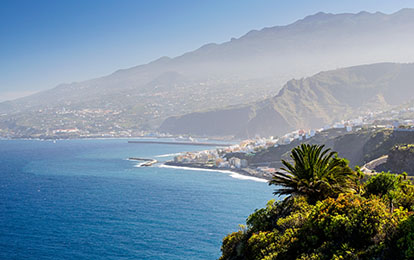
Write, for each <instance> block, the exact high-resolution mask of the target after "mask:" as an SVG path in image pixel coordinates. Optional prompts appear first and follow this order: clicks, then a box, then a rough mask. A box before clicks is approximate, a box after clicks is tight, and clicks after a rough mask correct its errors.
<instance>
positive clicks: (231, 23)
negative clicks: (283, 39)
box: [0, 0, 414, 101]
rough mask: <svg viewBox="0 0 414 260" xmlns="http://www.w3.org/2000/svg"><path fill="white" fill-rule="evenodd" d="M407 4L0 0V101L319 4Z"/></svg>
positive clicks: (361, 6) (378, 6)
mask: <svg viewBox="0 0 414 260" xmlns="http://www.w3.org/2000/svg"><path fill="white" fill-rule="evenodd" d="M404 7H411V8H413V7H414V1H412V0H410V1H407V0H392V1H389V0H377V1H373V0H355V1H352V0H347V1H333V0H312V1H310V0H290V1H285V0H284V1H279V0H273V1H270V0H250V1H248V0H209V1H207V0H199V1H194V0H164V1H161V0H146V1H144V0H111V1H110V0H95V1H92V0H66V1H64V0H36V1H33V0H26V1H24V0H2V1H0V101H2V100H6V99H11V98H15V97H18V96H22V95H25V94H29V93H31V92H35V91H39V90H44V89H49V88H52V87H54V86H56V85H58V84H60V83H70V82H75V81H82V80H86V79H91V78H94V77H99V76H104V75H107V74H110V73H112V72H113V71H115V70H118V69H121V68H128V67H132V66H136V65H139V64H143V63H147V62H149V61H151V60H154V59H157V58H159V57H161V56H170V57H174V56H178V55H180V54H182V53H184V52H187V51H191V50H194V49H196V48H198V47H200V46H201V45H204V44H206V43H210V42H215V43H221V42H225V41H228V40H230V38H232V37H240V36H242V35H243V34H245V33H246V32H248V31H250V30H252V29H261V28H263V27H270V26H275V25H285V24H289V23H292V22H294V21H296V20H298V19H301V18H303V17H305V16H307V15H310V14H314V13H317V12H319V11H323V12H330V13H344V12H353V13H355V12H359V11H370V12H375V11H380V12H384V13H392V12H395V11H397V10H399V9H401V8H404Z"/></svg>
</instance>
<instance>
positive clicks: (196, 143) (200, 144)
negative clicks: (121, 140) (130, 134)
mask: <svg viewBox="0 0 414 260" xmlns="http://www.w3.org/2000/svg"><path fill="white" fill-rule="evenodd" d="M128 143H131V144H173V145H198V146H221V147H224V146H231V145H232V144H224V143H207V142H176V141H144V140H138V141H128Z"/></svg>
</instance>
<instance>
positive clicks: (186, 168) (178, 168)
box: [158, 164, 268, 182]
mask: <svg viewBox="0 0 414 260" xmlns="http://www.w3.org/2000/svg"><path fill="white" fill-rule="evenodd" d="M158 167H161V168H171V169H177V170H188V171H205V172H221V173H226V174H229V175H230V177H232V178H235V179H239V180H250V181H256V182H268V180H266V179H262V178H258V177H253V176H246V175H243V174H240V173H237V172H233V171H229V170H215V169H203V168H195V167H185V166H173V165H165V164H161V165H159V166H158Z"/></svg>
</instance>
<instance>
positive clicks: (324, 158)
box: [270, 144, 356, 203]
mask: <svg viewBox="0 0 414 260" xmlns="http://www.w3.org/2000/svg"><path fill="white" fill-rule="evenodd" d="M323 148H324V146H323V145H322V146H317V145H309V144H302V145H300V146H298V147H296V148H293V150H292V154H291V158H292V159H293V161H294V165H292V164H290V163H289V162H287V161H285V160H282V163H283V165H284V166H285V168H281V171H278V172H276V173H275V175H274V177H273V180H271V181H270V184H274V185H279V186H282V188H278V189H277V190H276V191H275V195H290V196H295V195H302V196H304V197H306V198H307V199H308V200H309V201H310V202H312V203H315V202H316V201H318V200H322V199H324V198H327V197H336V196H338V195H339V194H340V193H344V192H347V191H352V190H354V189H353V184H354V178H355V177H356V175H355V173H354V172H353V171H352V169H351V168H350V167H349V166H348V163H347V161H346V160H344V159H340V158H338V157H337V154H336V152H330V149H325V150H323Z"/></svg>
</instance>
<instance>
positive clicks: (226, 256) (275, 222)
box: [220, 145, 414, 260]
mask: <svg viewBox="0 0 414 260" xmlns="http://www.w3.org/2000/svg"><path fill="white" fill-rule="evenodd" d="M291 158H292V160H293V161H292V162H287V161H283V164H284V166H285V169H284V171H282V172H278V173H276V174H275V175H274V178H273V180H272V181H271V182H270V184H271V185H276V191H275V194H276V195H279V196H280V195H283V196H285V197H284V199H283V200H281V201H275V200H271V201H269V202H268V203H267V205H266V207H265V208H263V209H259V210H256V211H255V212H254V213H253V214H252V215H250V216H249V217H248V219H247V221H246V226H241V230H240V231H238V232H235V233H232V234H229V235H228V236H227V237H225V238H224V240H223V245H222V252H223V254H222V256H221V258H220V259H221V260H236V259H246V260H250V259H254V260H256V259H264V260H270V259H276V260H277V259H283V260H290V259H292V260H293V259H300V260H305V259H309V260H310V259H414V215H413V210H414V185H413V183H412V181H411V180H410V179H407V175H406V174H402V175H396V174H391V173H384V172H383V173H379V174H377V175H375V176H372V177H370V178H365V177H364V176H363V174H362V173H361V172H360V171H359V169H358V168H356V169H355V171H352V170H351V169H350V168H349V166H348V164H347V161H346V160H344V159H341V158H338V157H337V156H336V153H335V152H331V151H330V150H329V149H326V150H324V147H323V146H316V145H302V146H299V147H296V148H294V149H293V150H292V153H291Z"/></svg>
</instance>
